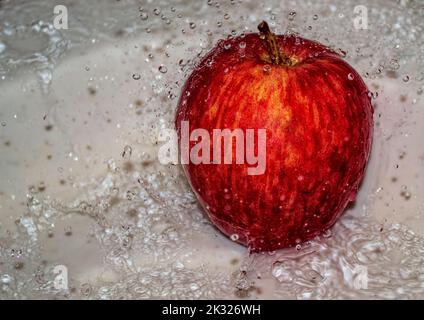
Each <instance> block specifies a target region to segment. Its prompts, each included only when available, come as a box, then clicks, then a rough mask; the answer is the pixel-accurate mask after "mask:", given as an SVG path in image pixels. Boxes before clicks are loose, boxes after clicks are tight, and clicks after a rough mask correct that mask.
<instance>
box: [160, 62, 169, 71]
mask: <svg viewBox="0 0 424 320" xmlns="http://www.w3.org/2000/svg"><path fill="white" fill-rule="evenodd" d="M159 72H160V73H167V72H168V68H167V67H166V66H164V65H163V64H162V65H160V66H159Z"/></svg>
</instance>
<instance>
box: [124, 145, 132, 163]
mask: <svg viewBox="0 0 424 320" xmlns="http://www.w3.org/2000/svg"><path fill="white" fill-rule="evenodd" d="M131 154H132V148H131V146H128V145H126V146H125V147H124V151H122V158H124V159H127V160H129V159H130V158H131Z"/></svg>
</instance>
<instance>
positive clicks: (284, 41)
mask: <svg viewBox="0 0 424 320" xmlns="http://www.w3.org/2000/svg"><path fill="white" fill-rule="evenodd" d="M277 39H278V46H279V48H280V50H281V51H282V52H284V53H285V54H286V55H287V56H288V57H290V58H291V59H292V61H294V65H292V66H286V65H275V64H272V63H270V62H269V51H268V50H267V47H266V45H265V43H264V41H263V39H261V38H260V36H259V35H258V34H253V33H252V34H247V35H245V36H240V37H237V38H233V39H229V40H222V41H220V42H219V43H218V44H217V45H216V46H215V47H214V48H213V49H212V50H211V51H210V52H209V53H208V54H207V55H206V56H205V57H204V58H203V59H202V60H201V61H200V62H199V63H198V64H197V66H196V67H195V68H194V70H193V72H192V73H191V75H190V76H189V78H188V79H187V81H186V83H185V85H184V87H183V89H182V92H181V96H180V100H179V102H178V107H177V111H176V119H175V125H176V129H177V133H178V135H179V139H181V121H189V128H190V132H191V131H192V130H194V129H196V128H204V129H206V130H208V131H209V133H210V135H211V136H212V130H213V129H226V128H227V129H231V130H233V129H236V128H240V129H242V130H246V129H250V128H253V129H259V128H264V129H266V170H265V173H264V174H262V175H248V174H247V168H249V167H251V165H249V164H236V163H235V161H233V163H232V164H223V163H222V162H221V164H193V163H189V164H185V165H183V169H184V172H185V174H186V176H187V178H188V180H189V182H190V185H191V187H192V189H193V191H194V193H195V194H196V196H197V198H198V200H199V202H200V203H201V205H202V207H203V209H204V210H205V212H206V214H207V215H208V217H209V218H210V220H211V221H212V222H213V223H214V225H215V226H216V227H217V228H218V229H219V230H220V231H222V232H223V233H224V234H225V235H227V236H232V235H237V237H236V238H237V241H238V242H239V243H241V244H243V245H245V246H248V247H249V249H250V250H251V251H253V252H257V251H273V250H277V249H281V248H285V247H289V246H294V245H296V244H299V243H302V242H304V241H306V240H309V239H312V238H314V237H315V236H317V235H319V234H321V233H322V232H324V231H325V230H327V229H328V228H330V227H331V226H332V225H333V224H334V223H335V222H336V220H337V218H338V217H339V216H340V215H341V214H342V213H343V212H344V210H345V208H346V206H347V205H348V204H349V202H351V201H354V199H355V196H356V194H357V192H358V188H359V185H360V182H361V180H362V178H363V176H364V172H365V168H366V164H367V161H368V158H369V155H370V151H371V143H372V134H373V107H372V105H371V101H370V97H369V95H368V89H367V87H366V85H365V83H364V81H363V80H362V78H361V77H360V75H359V74H358V73H357V72H356V71H355V70H354V69H353V68H352V67H351V66H350V65H349V64H348V63H347V62H346V61H344V60H343V59H342V57H340V56H339V55H338V54H337V53H335V52H334V51H332V50H330V49H329V48H327V47H325V46H323V45H321V44H319V43H317V42H314V41H310V40H306V39H303V38H300V37H298V36H294V35H290V36H277ZM193 145H195V142H191V147H192V146H193ZM212 148H213V143H211V159H212ZM256 151H257V150H256ZM234 154H235V146H233V157H234ZM233 239H234V237H233Z"/></svg>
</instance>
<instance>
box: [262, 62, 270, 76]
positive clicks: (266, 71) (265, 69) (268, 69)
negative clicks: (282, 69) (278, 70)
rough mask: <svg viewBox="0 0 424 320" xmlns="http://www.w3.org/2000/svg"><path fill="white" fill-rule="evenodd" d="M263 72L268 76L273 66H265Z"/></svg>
mask: <svg viewBox="0 0 424 320" xmlns="http://www.w3.org/2000/svg"><path fill="white" fill-rule="evenodd" d="M263 70H264V72H265V73H266V74H268V73H270V72H271V66H270V65H269V64H266V65H264V67H263Z"/></svg>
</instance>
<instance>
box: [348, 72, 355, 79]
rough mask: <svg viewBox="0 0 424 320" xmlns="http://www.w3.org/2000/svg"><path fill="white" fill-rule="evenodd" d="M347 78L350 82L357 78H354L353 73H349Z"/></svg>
mask: <svg viewBox="0 0 424 320" xmlns="http://www.w3.org/2000/svg"><path fill="white" fill-rule="evenodd" d="M347 78H348V79H349V80H353V79H354V78H355V77H354V75H353V74H352V73H349V74H348V75H347Z"/></svg>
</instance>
